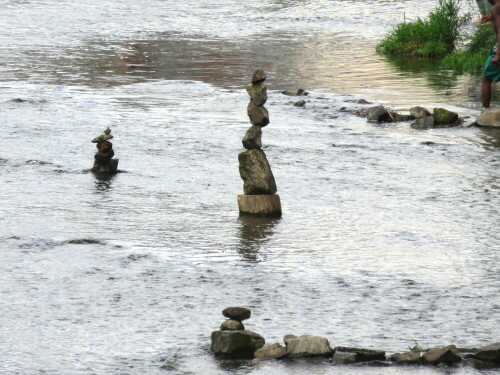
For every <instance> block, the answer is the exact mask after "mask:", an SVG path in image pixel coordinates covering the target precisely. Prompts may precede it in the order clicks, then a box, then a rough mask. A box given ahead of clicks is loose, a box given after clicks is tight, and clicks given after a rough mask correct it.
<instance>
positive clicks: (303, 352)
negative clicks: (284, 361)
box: [287, 335, 333, 357]
mask: <svg viewBox="0 0 500 375" xmlns="http://www.w3.org/2000/svg"><path fill="white" fill-rule="evenodd" d="M332 353H333V350H332V348H331V347H330V344H329V342H328V340H327V339H326V338H324V337H319V336H310V335H303V336H298V337H295V338H291V339H289V340H288V343H287V354H288V355H289V356H290V357H328V356H331V355H332Z"/></svg>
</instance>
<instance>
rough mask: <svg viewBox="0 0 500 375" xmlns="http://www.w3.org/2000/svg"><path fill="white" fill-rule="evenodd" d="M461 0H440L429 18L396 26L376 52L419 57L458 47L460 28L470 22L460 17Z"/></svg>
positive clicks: (437, 54) (467, 18) (467, 17)
mask: <svg viewBox="0 0 500 375" xmlns="http://www.w3.org/2000/svg"><path fill="white" fill-rule="evenodd" d="M460 5H461V0H439V5H438V7H437V8H436V9H434V10H432V11H431V12H430V13H429V16H428V18H427V19H420V18H418V19H417V20H416V21H414V22H409V23H406V22H404V23H401V24H399V25H397V26H396V27H395V28H394V29H393V30H392V31H391V32H390V33H389V34H388V35H387V36H386V37H385V39H384V40H382V42H380V43H379V44H378V45H377V47H376V51H377V52H378V53H380V54H389V55H406V56H420V57H442V56H445V55H447V54H449V53H451V52H453V51H454V50H455V44H456V42H457V41H458V40H459V37H460V29H461V28H462V27H463V26H464V25H466V24H467V23H468V22H469V21H470V15H463V16H461V15H460V14H459V13H460Z"/></svg>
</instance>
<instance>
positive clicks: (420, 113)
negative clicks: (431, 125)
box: [410, 106, 431, 119]
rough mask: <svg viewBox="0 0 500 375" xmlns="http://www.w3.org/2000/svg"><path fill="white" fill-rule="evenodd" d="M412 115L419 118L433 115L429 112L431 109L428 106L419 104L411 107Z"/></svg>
mask: <svg viewBox="0 0 500 375" xmlns="http://www.w3.org/2000/svg"><path fill="white" fill-rule="evenodd" d="M410 116H411V117H412V118H413V119H419V118H424V117H427V116H431V113H430V112H429V110H428V109H427V108H424V107H419V106H417V107H413V108H410Z"/></svg>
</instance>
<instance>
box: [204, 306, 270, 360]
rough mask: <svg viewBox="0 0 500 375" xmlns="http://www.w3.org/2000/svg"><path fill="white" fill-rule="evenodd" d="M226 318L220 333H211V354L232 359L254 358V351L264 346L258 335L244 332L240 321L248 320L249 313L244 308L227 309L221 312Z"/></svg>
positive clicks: (262, 339)
mask: <svg viewBox="0 0 500 375" xmlns="http://www.w3.org/2000/svg"><path fill="white" fill-rule="evenodd" d="M222 315H224V316H225V317H226V318H228V319H227V320H226V321H224V322H223V323H222V324H221V327H220V331H214V332H212V346H211V350H212V352H213V353H214V354H215V355H217V356H220V357H225V358H233V359H249V358H254V353H255V351H256V350H258V349H260V348H262V347H263V346H264V344H265V340H264V338H263V337H262V336H261V335H259V334H258V333H255V332H252V331H247V330H245V326H244V325H243V323H242V321H243V320H247V319H249V318H250V315H251V311H250V310H249V309H247V308H244V307H228V308H227V309H224V310H223V311H222Z"/></svg>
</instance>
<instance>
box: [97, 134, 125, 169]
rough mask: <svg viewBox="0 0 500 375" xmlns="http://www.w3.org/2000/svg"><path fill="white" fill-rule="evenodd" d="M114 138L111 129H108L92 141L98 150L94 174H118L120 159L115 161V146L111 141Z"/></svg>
mask: <svg viewBox="0 0 500 375" xmlns="http://www.w3.org/2000/svg"><path fill="white" fill-rule="evenodd" d="M112 138H113V136H112V135H111V129H109V128H107V129H106V130H105V131H104V133H103V134H101V135H99V136H97V137H95V138H94V139H92V143H96V147H97V150H98V151H97V152H96V154H95V155H94V166H93V167H92V169H91V171H92V172H99V173H116V172H117V171H118V159H113V156H114V155H115V152H114V151H113V144H112V143H111V142H110V141H109V140H110V139H112Z"/></svg>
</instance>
